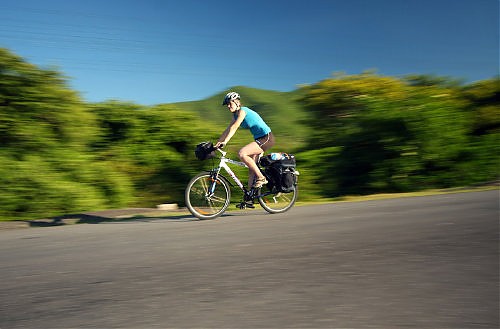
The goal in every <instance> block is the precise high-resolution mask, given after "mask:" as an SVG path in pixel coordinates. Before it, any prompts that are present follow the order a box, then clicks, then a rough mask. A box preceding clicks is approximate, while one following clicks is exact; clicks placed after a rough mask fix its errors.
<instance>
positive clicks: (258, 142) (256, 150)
mask: <svg viewBox="0 0 500 329" xmlns="http://www.w3.org/2000/svg"><path fill="white" fill-rule="evenodd" d="M222 105H223V106H224V105H225V106H227V108H228V109H229V111H231V113H232V114H233V117H232V120H231V123H230V124H229V126H228V127H227V128H226V130H224V132H223V133H222V135H221V136H220V138H219V140H218V141H217V143H216V144H215V147H223V146H224V145H225V144H227V143H228V142H229V140H230V139H231V138H232V137H233V136H234V134H235V133H236V131H237V130H238V128H239V127H240V126H241V127H243V128H246V129H250V132H251V133H252V135H253V138H254V141H253V142H251V143H250V144H247V145H245V146H243V147H242V148H241V150H240V151H239V152H238V156H239V157H240V159H241V161H243V162H244V163H245V164H246V165H247V166H248V169H249V175H248V188H249V189H250V188H251V187H254V188H260V187H262V186H263V185H265V184H267V179H266V177H265V176H264V175H263V174H262V172H261V171H260V169H259V167H258V166H257V163H256V162H257V160H258V158H259V156H260V155H261V154H262V153H264V152H265V151H267V150H268V149H269V148H270V147H272V146H273V145H274V136H273V134H272V132H271V128H269V126H268V125H267V124H266V123H265V122H264V120H263V119H262V118H261V117H260V115H259V114H258V113H257V112H255V111H253V110H251V109H249V108H248V107H242V106H241V99H240V95H239V94H238V93H236V92H234V91H232V92H229V93H228V94H227V95H226V97H224V101H223V102H222ZM254 178H256V179H255V183H254V184H253V185H252V183H253V182H254Z"/></svg>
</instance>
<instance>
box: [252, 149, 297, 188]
mask: <svg viewBox="0 0 500 329" xmlns="http://www.w3.org/2000/svg"><path fill="white" fill-rule="evenodd" d="M260 165H261V166H262V167H264V172H265V174H266V176H267V177H268V179H269V180H270V182H269V183H270V186H272V188H273V190H274V191H275V192H282V193H290V192H293V190H294V189H295V186H296V185H297V174H298V173H297V172H296V170H295V165H296V163H295V156H293V155H289V154H284V156H283V158H282V159H281V160H272V159H271V156H270V155H268V156H265V157H262V158H261V159H260Z"/></svg>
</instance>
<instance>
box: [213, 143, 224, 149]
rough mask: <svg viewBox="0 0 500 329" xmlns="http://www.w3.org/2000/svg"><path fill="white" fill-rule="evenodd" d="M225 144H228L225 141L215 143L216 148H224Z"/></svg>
mask: <svg viewBox="0 0 500 329" xmlns="http://www.w3.org/2000/svg"><path fill="white" fill-rule="evenodd" d="M224 146H226V144H225V143H222V142H217V143H215V145H214V149H223V148H224Z"/></svg>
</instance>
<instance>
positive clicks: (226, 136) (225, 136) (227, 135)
mask: <svg viewBox="0 0 500 329" xmlns="http://www.w3.org/2000/svg"><path fill="white" fill-rule="evenodd" d="M245 116H246V112H245V111H242V110H240V111H239V113H238V116H237V117H236V118H233V119H232V120H231V123H230V124H229V126H228V127H227V128H226V130H224V132H223V133H222V135H221V136H220V138H219V140H218V141H217V143H216V144H215V147H218V146H220V145H221V144H227V143H229V141H230V140H231V138H233V136H234V134H235V133H236V131H237V130H238V128H239V127H240V125H241V123H242V122H243V120H244V119H245Z"/></svg>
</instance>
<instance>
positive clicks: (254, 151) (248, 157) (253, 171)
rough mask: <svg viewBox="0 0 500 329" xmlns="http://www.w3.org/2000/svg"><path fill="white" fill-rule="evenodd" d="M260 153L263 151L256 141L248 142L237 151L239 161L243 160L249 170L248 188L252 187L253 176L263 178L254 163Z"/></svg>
mask: <svg viewBox="0 0 500 329" xmlns="http://www.w3.org/2000/svg"><path fill="white" fill-rule="evenodd" d="M261 153H263V151H262V149H261V148H260V146H259V144H257V143H256V142H251V143H250V144H248V145H245V146H243V147H242V148H241V150H240V152H239V153H238V156H239V157H240V159H241V161H243V162H244V163H245V164H246V165H247V166H248V170H249V175H248V188H249V189H250V188H251V187H252V184H253V181H254V178H255V177H256V178H257V179H262V178H265V177H264V175H263V174H262V173H261V172H260V169H259V167H258V166H257V163H256V161H257V159H258V157H259V155H260V154H261Z"/></svg>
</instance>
